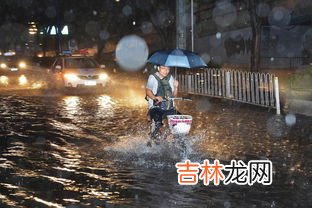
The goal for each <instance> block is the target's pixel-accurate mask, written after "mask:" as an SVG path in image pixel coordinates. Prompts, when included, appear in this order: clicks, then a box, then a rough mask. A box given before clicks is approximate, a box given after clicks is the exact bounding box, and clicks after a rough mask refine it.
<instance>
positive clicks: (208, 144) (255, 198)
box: [0, 83, 312, 208]
mask: <svg viewBox="0 0 312 208" xmlns="http://www.w3.org/2000/svg"><path fill="white" fill-rule="evenodd" d="M141 84H142V83H140V84H137V85H136V86H137V87H134V85H129V86H119V87H118V86H117V87H116V88H115V92H116V91H119V92H122V93H118V94H116V93H112V92H108V93H105V92H104V93H100V94H90V93H87V94H79V93H73V94H68V93H67V94H64V93H62V92H51V91H40V92H34V93H13V94H12V93H11V94H10V95H9V94H8V93H6V94H3V95H1V96H0V99H1V100H0V115H1V117H0V122H1V124H0V139H1V140H0V177H1V181H0V207H70V208H78V207H225V208H231V207H252V208H256V207H308V206H310V205H311V204H312V200H311V199H312V196H311V188H312V186H311V175H312V170H311V167H312V166H311V165H312V164H311V158H312V157H311V142H312V130H311V124H312V122H311V121H312V118H311V117H305V116H300V115H295V118H296V120H295V122H294V121H293V120H292V122H291V123H289V122H288V123H287V122H285V115H283V116H276V115H275V113H274V111H273V110H271V111H268V110H267V109H264V108H259V107H251V106H248V105H243V104H237V103H232V102H229V101H220V100H214V99H207V98H202V99H199V98H195V99H194V101H192V102H185V103H183V102H182V101H179V103H178V107H179V110H180V111H181V112H183V113H184V114H190V115H192V116H193V125H192V129H191V133H190V135H189V136H188V137H187V138H185V139H186V140H187V142H186V143H187V146H186V151H181V150H180V149H179V148H175V147H172V146H168V145H159V146H152V147H147V146H146V141H147V138H148V129H149V128H148V122H147V120H146V101H145V100H144V98H143V97H144V95H143V93H144V90H143V89H142V88H140V86H141ZM292 118H293V117H292ZM185 159H189V160H191V161H192V162H199V163H202V162H203V160H204V159H209V160H213V159H219V160H220V161H221V162H222V163H223V164H225V165H228V164H229V163H230V161H231V160H243V161H245V162H246V163H247V162H248V161H249V160H254V159H255V160H265V159H269V160H271V161H272V163H273V183H272V184H271V185H269V186H264V185H262V184H254V185H252V186H249V185H241V186H240V185H236V184H230V185H223V184H221V185H219V186H215V185H214V184H210V185H208V186H205V185H203V183H202V181H199V182H198V184H197V185H193V186H182V185H179V184H178V174H177V169H176V168H175V163H176V162H181V161H184V160H185Z"/></svg>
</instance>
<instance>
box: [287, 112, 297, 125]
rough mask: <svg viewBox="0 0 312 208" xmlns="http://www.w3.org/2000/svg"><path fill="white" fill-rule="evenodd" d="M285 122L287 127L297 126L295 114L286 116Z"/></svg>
mask: <svg viewBox="0 0 312 208" xmlns="http://www.w3.org/2000/svg"><path fill="white" fill-rule="evenodd" d="M285 122H286V124H287V126H293V125H295V124H296V116H295V115H294V114H287V115H286V116H285Z"/></svg>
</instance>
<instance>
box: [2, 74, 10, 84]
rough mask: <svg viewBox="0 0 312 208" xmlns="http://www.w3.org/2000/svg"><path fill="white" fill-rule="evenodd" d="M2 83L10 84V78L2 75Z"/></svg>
mask: <svg viewBox="0 0 312 208" xmlns="http://www.w3.org/2000/svg"><path fill="white" fill-rule="evenodd" d="M0 84H2V85H8V84H9V78H8V77H7V76H0Z"/></svg>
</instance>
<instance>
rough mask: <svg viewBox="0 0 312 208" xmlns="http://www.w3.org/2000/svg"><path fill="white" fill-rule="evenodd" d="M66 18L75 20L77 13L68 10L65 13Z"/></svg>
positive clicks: (71, 20)
mask: <svg viewBox="0 0 312 208" xmlns="http://www.w3.org/2000/svg"><path fill="white" fill-rule="evenodd" d="M64 19H65V21H66V22H73V21H74V20H75V15H74V13H73V12H72V11H67V12H65V14H64Z"/></svg>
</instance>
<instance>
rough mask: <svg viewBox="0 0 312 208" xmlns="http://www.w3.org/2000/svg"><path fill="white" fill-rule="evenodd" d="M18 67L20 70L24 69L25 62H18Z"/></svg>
mask: <svg viewBox="0 0 312 208" xmlns="http://www.w3.org/2000/svg"><path fill="white" fill-rule="evenodd" d="M18 67H20V68H23V69H24V68H26V63H25V62H23V61H22V62H20V63H19V64H18Z"/></svg>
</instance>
